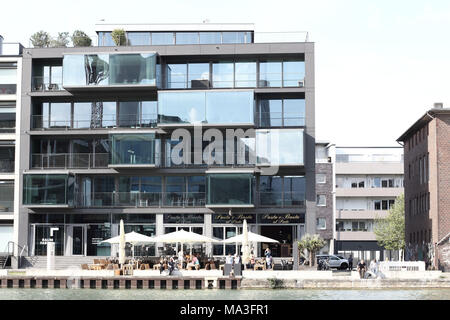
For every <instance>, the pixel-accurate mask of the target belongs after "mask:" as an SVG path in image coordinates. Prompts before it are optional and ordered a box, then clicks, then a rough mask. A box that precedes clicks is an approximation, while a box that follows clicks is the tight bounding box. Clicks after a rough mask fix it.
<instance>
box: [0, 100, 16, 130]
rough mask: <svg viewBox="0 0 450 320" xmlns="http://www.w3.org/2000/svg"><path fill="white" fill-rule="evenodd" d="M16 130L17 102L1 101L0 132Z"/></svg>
mask: <svg viewBox="0 0 450 320" xmlns="http://www.w3.org/2000/svg"><path fill="white" fill-rule="evenodd" d="M15 131H16V104H15V103H14V102H0V133H12V132H15Z"/></svg>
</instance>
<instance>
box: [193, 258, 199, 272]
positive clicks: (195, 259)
mask: <svg viewBox="0 0 450 320" xmlns="http://www.w3.org/2000/svg"><path fill="white" fill-rule="evenodd" d="M192 263H193V264H194V268H195V270H199V269H200V260H199V259H198V258H197V256H195V255H194V257H193V258H192Z"/></svg>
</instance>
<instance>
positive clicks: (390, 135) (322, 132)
mask: <svg viewBox="0 0 450 320" xmlns="http://www.w3.org/2000/svg"><path fill="white" fill-rule="evenodd" d="M1 7H2V10H1V11H3V12H6V13H7V14H1V12H0V34H1V35H3V37H4V38H5V40H4V41H5V42H21V43H22V44H23V45H25V46H26V47H29V46H30V42H29V38H30V36H31V35H32V34H33V33H34V32H36V31H39V30H45V31H47V32H49V33H50V34H51V35H53V36H56V35H57V33H58V32H63V31H68V32H69V33H72V32H73V31H74V30H76V29H80V30H83V31H85V32H86V33H87V34H89V35H92V36H93V35H95V24H96V23H98V22H100V20H101V19H104V22H105V23H183V22H184V23H193V22H196V23H202V22H203V20H205V19H208V20H209V21H210V22H211V23H229V22H241V23H255V29H256V30H255V31H256V32H258V31H259V32H275V31H278V32H279V31H308V32H309V35H310V41H312V42H314V43H315V89H316V92H315V93H316V94H315V103H316V127H315V132H316V140H321V141H324V140H325V141H330V142H332V143H335V144H336V145H338V146H398V144H397V142H396V139H397V138H398V137H399V136H400V135H401V134H402V133H403V132H404V131H406V130H407V129H408V128H409V127H410V126H411V125H412V124H413V123H414V122H415V121H416V120H417V119H418V118H419V117H421V116H422V115H423V114H424V113H425V112H426V111H427V110H428V109H430V108H431V107H432V106H433V104H434V103H435V102H442V103H444V107H450V58H449V57H450V41H449V39H450V37H449V31H450V1H448V0H429V1H423V0H420V1H419V0H395V1H392V0H373V1H372V0H339V1H337V0H317V1H311V0H308V1H305V0H289V1H288V0H277V1H267V0H227V1H224V0H221V1H218V0H209V1H203V0H162V1H155V0H128V1H123V0H121V1H118V0H95V1H94V0H77V1H74V0H64V1H61V0H41V1H35V0H33V1H30V0H20V1H7V2H5V3H3V4H2V6H1ZM15 13H17V14H15ZM19 13H20V15H19Z"/></svg>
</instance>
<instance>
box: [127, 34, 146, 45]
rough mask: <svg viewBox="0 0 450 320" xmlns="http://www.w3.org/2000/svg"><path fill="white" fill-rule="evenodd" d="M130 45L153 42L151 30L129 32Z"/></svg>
mask: <svg viewBox="0 0 450 320" xmlns="http://www.w3.org/2000/svg"><path fill="white" fill-rule="evenodd" d="M127 40H128V45H129V46H148V45H150V44H151V37H150V32H127Z"/></svg>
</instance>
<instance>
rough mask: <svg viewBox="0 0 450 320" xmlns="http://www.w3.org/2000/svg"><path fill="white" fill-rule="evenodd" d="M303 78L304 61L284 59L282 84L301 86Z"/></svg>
mask: <svg viewBox="0 0 450 320" xmlns="http://www.w3.org/2000/svg"><path fill="white" fill-rule="evenodd" d="M304 79H305V62H303V61H284V62H283V86H284V87H303V85H304V84H303V81H304Z"/></svg>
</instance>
